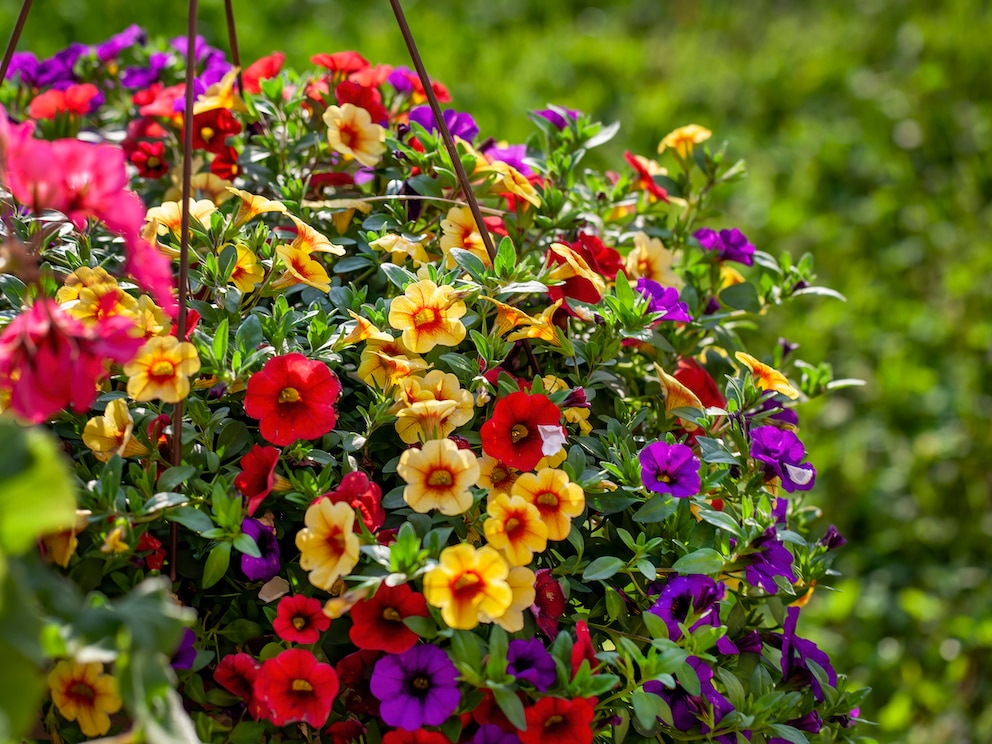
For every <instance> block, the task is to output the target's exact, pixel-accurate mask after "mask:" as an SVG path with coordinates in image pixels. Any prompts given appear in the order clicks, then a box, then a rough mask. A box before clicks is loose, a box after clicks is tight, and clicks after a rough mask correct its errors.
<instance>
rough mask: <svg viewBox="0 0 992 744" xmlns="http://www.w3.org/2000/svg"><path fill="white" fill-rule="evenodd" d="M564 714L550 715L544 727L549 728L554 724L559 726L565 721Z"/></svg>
mask: <svg viewBox="0 0 992 744" xmlns="http://www.w3.org/2000/svg"><path fill="white" fill-rule="evenodd" d="M564 721H565V717H564V716H549V717H548V720H546V721H545V722H544V728H546V729H549V728H551V727H553V726H557V725H558V724H560V723H564Z"/></svg>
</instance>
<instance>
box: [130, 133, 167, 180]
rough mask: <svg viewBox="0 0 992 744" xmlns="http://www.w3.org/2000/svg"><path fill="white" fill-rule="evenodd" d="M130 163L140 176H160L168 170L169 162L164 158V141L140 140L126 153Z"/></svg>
mask: <svg viewBox="0 0 992 744" xmlns="http://www.w3.org/2000/svg"><path fill="white" fill-rule="evenodd" d="M128 160H130V161H131V165H133V166H134V167H136V168H137V169H138V175H139V176H141V177H142V178H161V177H162V176H164V175H165V174H166V173H168V172H169V162H168V161H167V160H166V159H165V143H164V142H162V141H161V140H142V141H141V142H138V143H136V144H135V146H134V148H133V150H132V151H131V152H129V153H128Z"/></svg>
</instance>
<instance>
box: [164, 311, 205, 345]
mask: <svg viewBox="0 0 992 744" xmlns="http://www.w3.org/2000/svg"><path fill="white" fill-rule="evenodd" d="M199 324H200V314H199V313H198V312H196V310H193V309H192V308H191V309H189V310H187V311H186V333H185V334H183V339H182V340H183V341H189V340H190V339H191V338H192V337H193V331H195V330H196V327H197V326H198V325H199ZM169 335H170V336H175V337H176V338H179V322H178V321H176V320H174V321H172V326H171V327H170V328H169Z"/></svg>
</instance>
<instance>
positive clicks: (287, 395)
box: [279, 387, 300, 403]
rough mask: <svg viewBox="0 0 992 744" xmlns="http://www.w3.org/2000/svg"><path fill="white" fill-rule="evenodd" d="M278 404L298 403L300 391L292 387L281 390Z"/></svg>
mask: <svg viewBox="0 0 992 744" xmlns="http://www.w3.org/2000/svg"><path fill="white" fill-rule="evenodd" d="M279 402H280V403H299V402H300V391H299V390H297V389H296V388H294V387H287V388H283V389H282V390H280V391H279Z"/></svg>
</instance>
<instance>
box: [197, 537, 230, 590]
mask: <svg viewBox="0 0 992 744" xmlns="http://www.w3.org/2000/svg"><path fill="white" fill-rule="evenodd" d="M230 564H231V543H229V542H222V543H220V544H218V545H216V546H214V548H213V550H211V551H210V554H209V555H208V556H207V562H206V565H205V566H204V567H203V588H204V589H209V588H210V587H212V586H213V585H214V584H216V583H217V582H218V581H220V580H221V579H222V578H224V574H226V573H227V567H228V566H229V565H230Z"/></svg>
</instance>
